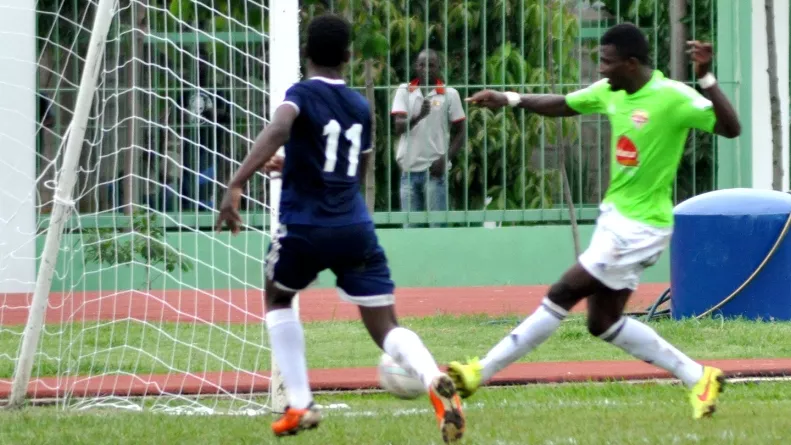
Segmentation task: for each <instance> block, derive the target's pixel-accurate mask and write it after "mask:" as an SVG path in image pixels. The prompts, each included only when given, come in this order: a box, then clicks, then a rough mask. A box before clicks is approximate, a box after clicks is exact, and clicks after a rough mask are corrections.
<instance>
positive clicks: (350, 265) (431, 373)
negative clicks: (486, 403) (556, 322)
mask: <svg viewBox="0 0 791 445" xmlns="http://www.w3.org/2000/svg"><path fill="white" fill-rule="evenodd" d="M349 36H350V26H349V24H348V23H347V22H346V21H345V20H344V19H342V18H340V17H338V16H336V15H322V16H319V17H317V18H315V19H313V20H312V21H311V23H310V24H309V26H308V41H307V45H306V48H305V53H306V54H305V55H306V58H307V76H308V79H307V80H303V81H301V82H299V83H297V84H294V85H292V86H291V88H289V89H288V91H287V92H286V96H285V100H284V101H283V103H282V104H281V105H280V106H279V107H277V109H276V110H275V113H274V116H273V118H272V122H271V123H270V124H269V125H268V126H267V127H266V129H265V130H264V131H263V132H261V134H260V135H259V136H258V138H257V139H256V141H255V143H254V145H253V149H252V151H251V152H250V154H249V155H248V156H247V158H246V159H245V160H244V162H243V163H242V166H241V167H240V168H239V171H238V172H237V173H236V175H235V176H234V178H233V179H232V180H231V182H230V183H229V185H228V191H227V192H226V194H225V197H224V198H223V201H222V204H221V205H220V215H219V218H218V221H217V229H218V230H220V229H221V228H222V226H223V225H224V224H225V225H227V226H228V227H229V228H230V229H231V231H232V232H233V233H238V232H239V229H240V224H241V218H240V216H239V213H238V209H239V204H240V200H241V196H242V188H243V187H244V185H245V184H246V183H247V181H248V180H249V179H250V177H252V176H253V174H254V173H255V172H256V171H258V170H259V169H261V168H262V166H263V167H265V170H266V171H275V170H281V171H282V176H283V187H282V195H281V198H280V223H281V225H280V226H279V230H278V232H277V233H276V235H275V236H274V237H273V239H272V242H271V244H270V247H269V253H268V254H267V257H266V284H265V286H266V311H267V313H266V326H267V329H268V331H269V338H270V339H271V343H272V351H273V353H274V355H275V360H276V361H277V364H278V367H279V368H280V370H281V373H282V375H283V383H284V384H285V387H286V391H287V393H288V404H289V406H288V408H287V409H286V412H285V413H283V416H282V417H281V418H280V419H279V420H277V421H276V422H274V423H273V424H272V430H273V431H274V433H275V434H277V435H287V434H295V433H297V432H299V431H300V430H302V429H308V428H313V427H316V426H317V425H318V423H319V421H320V419H321V415H320V413H319V411H318V409H316V407H315V405H314V403H313V397H312V394H311V391H310V386H309V384H308V372H307V364H306V362H305V339H304V335H303V331H302V325H301V324H300V322H299V319H298V318H297V317H296V315H295V314H294V312H293V311H292V309H291V300H292V299H293V297H294V295H295V293H296V292H298V291H300V290H302V289H305V288H306V287H308V286H309V285H310V284H311V282H312V281H313V280H315V279H316V277H317V276H318V274H319V272H321V271H323V270H326V269H330V270H331V271H332V272H333V273H334V274H335V276H336V286H337V288H338V293H339V294H340V296H341V298H342V299H344V300H346V301H349V302H352V303H354V304H356V305H358V306H359V308H360V315H361V317H362V320H363V323H364V324H365V327H366V329H368V332H369V333H370V335H371V337H372V338H373V340H374V341H375V342H376V344H377V345H379V347H380V348H382V349H383V350H384V351H385V352H386V353H387V354H389V355H390V356H391V357H393V359H395V360H396V361H397V362H398V363H399V364H400V365H401V366H403V367H404V368H406V369H411V370H414V371H415V372H416V373H417V374H418V375H419V376H420V378H421V380H422V381H423V383H424V384H425V386H426V390H427V392H428V395H429V398H430V400H431V403H432V405H433V406H434V409H435V412H436V416H437V420H438V422H439V424H440V430H441V432H442V436H443V439H444V440H445V441H446V442H454V441H456V440H458V439H460V438H461V437H462V434H463V432H464V426H465V422H464V415H463V413H462V409H461V400H460V398H459V396H458V395H457V393H456V388H455V386H454V385H453V381H452V380H451V379H450V378H449V377H448V376H447V375H446V374H444V373H442V372H441V371H440V370H439V368H438V367H437V363H436V362H435V360H434V358H433V357H432V356H431V353H430V352H429V351H428V350H427V349H426V347H425V346H424V345H423V343H422V341H421V340H420V338H419V337H418V336H417V335H416V334H415V333H414V332H412V331H410V330H408V329H406V328H403V327H400V326H399V325H398V322H397V320H396V315H395V310H394V303H395V298H394V296H393V291H394V288H395V285H394V284H393V281H392V280H391V279H390V269H389V268H388V265H387V258H386V257H385V253H384V250H383V249H382V247H381V246H380V245H379V241H378V239H377V236H376V233H375V231H374V225H373V221H372V219H371V215H370V214H369V213H368V210H367V208H366V206H365V201H364V199H363V197H362V195H361V193H360V178H362V177H364V176H365V166H366V161H367V157H368V153H369V152H370V151H371V149H372V145H371V116H370V111H369V106H368V102H367V101H366V99H365V98H364V97H363V96H362V95H361V94H359V93H357V92H355V91H353V90H351V89H350V88H348V87H346V85H345V83H344V81H343V75H342V73H343V67H344V65H345V64H346V63H347V62H348V60H349V57H350V53H349V49H348V48H349ZM283 145H285V152H286V156H285V159H283V158H279V157H274V158H273V156H274V155H275V152H276V151H277V150H278V148H279V147H280V146H283Z"/></svg>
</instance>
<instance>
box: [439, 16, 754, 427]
mask: <svg viewBox="0 0 791 445" xmlns="http://www.w3.org/2000/svg"><path fill="white" fill-rule="evenodd" d="M600 46H601V48H600V55H601V67H600V72H601V74H602V77H603V79H602V80H600V81H598V82H596V83H594V84H593V85H591V86H589V87H587V88H584V89H581V90H579V91H575V92H573V93H570V94H568V95H566V96H562V95H553V94H525V95H519V94H517V93H513V92H508V93H500V92H496V91H491V90H485V91H481V92H478V93H476V94H475V95H473V96H472V97H471V98H469V99H468V101H469V102H472V103H473V104H477V105H480V106H484V107H488V108H491V109H497V108H502V107H504V106H508V105H510V106H511V107H519V108H524V109H527V110H529V111H532V112H534V113H537V114H541V115H544V116H557V117H561V116H576V115H579V114H593V113H598V114H604V115H606V116H607V118H608V119H609V121H610V125H611V128H612V141H611V156H610V157H611V166H610V171H611V180H610V186H609V189H608V190H607V194H606V195H605V197H604V199H603V201H602V204H601V213H600V216H599V218H598V219H597V221H596V230H595V232H594V234H593V238H592V239H591V243H590V246H589V247H588V249H587V250H586V251H585V252H584V253H583V254H582V255H580V257H579V259H578V262H577V263H576V264H575V265H574V266H572V267H571V268H570V269H569V270H568V271H566V273H565V274H564V275H563V276H562V277H561V278H560V280H559V281H558V282H556V283H555V284H553V285H552V286H551V287H550V289H549V293H548V295H547V296H546V298H545V299H544V300H543V302H542V304H541V306H540V307H539V308H538V309H536V311H535V312H534V313H533V314H532V315H531V316H530V317H528V318H527V319H526V320H524V321H523V322H522V324H520V325H519V326H518V327H516V328H515V329H514V330H513V331H512V332H511V333H510V334H509V335H508V336H507V337H505V338H504V339H503V340H501V341H500V343H498V344H497V345H496V346H495V347H494V348H493V349H492V350H491V351H489V353H488V354H487V355H486V357H485V358H484V359H483V360H480V361H479V360H478V359H472V360H470V361H468V362H467V363H460V362H451V363H450V364H449V375H450V376H451V377H452V378H453V379H454V380H455V383H456V386H457V388H458V389H459V393H460V394H461V395H462V396H463V397H469V396H470V395H471V394H472V393H473V392H475V390H476V389H477V388H478V386H480V385H481V384H482V383H485V382H487V381H489V380H490V379H491V378H492V376H493V375H494V374H495V373H496V372H498V371H500V370H501V369H503V368H505V367H506V366H508V365H509V364H511V363H513V362H514V361H516V360H517V359H519V358H520V357H522V356H523V355H525V354H526V353H528V352H529V351H531V350H532V349H534V348H535V347H537V346H538V345H540V344H541V343H543V342H544V341H545V340H546V339H547V338H549V336H550V335H551V334H552V333H553V332H555V330H557V328H558V327H559V326H560V324H561V321H562V320H563V319H564V318H565V317H566V316H567V315H568V312H569V310H571V308H572V307H574V306H575V305H576V304H577V303H579V302H580V301H581V300H582V299H585V298H587V300H588V301H587V302H588V305H587V306H588V330H589V331H590V333H591V334H593V335H595V336H597V337H599V338H601V339H602V340H604V341H607V342H609V343H612V344H613V345H615V346H618V347H619V348H621V349H623V350H624V351H626V352H628V353H629V354H631V355H633V356H634V357H637V358H639V359H641V360H643V361H645V362H647V363H651V364H654V365H656V366H659V367H661V368H663V369H665V370H667V371H669V372H671V373H673V374H674V375H675V376H676V377H678V378H679V379H680V380H681V381H682V382H683V383H684V384H686V386H687V387H688V388H689V389H690V397H689V399H690V402H691V403H692V408H693V417H694V418H701V417H704V416H708V415H710V414H711V413H713V412H714V409H715V404H716V401H717V397H718V396H719V393H720V391H721V389H722V385H723V384H724V377H723V374H722V371H720V370H719V369H716V368H713V367H708V366H703V365H701V364H699V363H697V362H695V361H694V360H692V359H691V358H689V357H688V356H686V355H685V354H683V353H682V352H680V351H679V350H678V349H676V348H675V347H673V346H672V345H670V344H669V343H668V342H667V341H665V340H664V339H663V338H662V337H660V336H659V335H658V334H657V333H656V332H655V331H654V330H653V329H651V328H650V327H649V326H647V325H645V324H643V323H641V322H640V321H638V320H636V319H634V318H631V317H624V316H623V311H624V308H625V307H626V303H627V301H628V299H629V296H630V295H631V294H632V292H634V290H635V289H636V288H637V284H638V281H639V277H640V275H641V273H642V272H643V270H644V269H645V268H647V267H649V266H651V265H653V264H654V263H655V262H656V261H657V259H658V258H659V255H660V254H661V253H662V251H663V250H664V249H665V248H666V247H667V245H668V242H669V241H670V236H671V233H672V224H673V202H672V199H671V190H672V187H673V181H674V178H675V176H676V170H677V169H678V164H679V162H680V161H681V156H682V153H683V151H684V143H685V141H686V139H687V135H688V133H689V130H690V129H697V130H702V131H707V132H713V133H716V134H719V135H721V136H725V137H728V138H734V137H737V136H739V133H740V132H741V128H740V125H739V120H738V118H737V116H736V112H735V111H734V109H733V107H732V106H731V104H730V103H729V102H728V100H727V99H726V97H725V95H724V94H723V93H722V91H721V90H720V89H719V87H718V86H717V82H716V79H715V78H714V75H713V74H712V73H711V62H712V48H711V45H709V44H707V43H701V42H697V41H695V42H689V51H688V52H689V54H690V55H691V57H692V60H693V62H694V64H695V70H696V73H697V76H698V78H699V80H698V83H699V85H700V87H701V89H702V90H703V94H700V93H698V92H697V91H696V90H695V89H694V88H691V87H689V86H687V85H685V84H683V83H681V82H677V81H675V80H671V79H667V78H665V77H664V76H663V75H662V73H661V72H659V71H656V70H653V69H652V68H651V67H650V65H649V57H648V52H649V51H648V41H647V39H646V38H645V35H644V34H643V33H642V32H641V31H640V30H639V29H638V28H637V27H636V26H634V25H632V24H620V25H617V26H614V27H612V28H610V29H609V30H608V31H607V32H605V34H604V35H603V36H602V38H601V41H600Z"/></svg>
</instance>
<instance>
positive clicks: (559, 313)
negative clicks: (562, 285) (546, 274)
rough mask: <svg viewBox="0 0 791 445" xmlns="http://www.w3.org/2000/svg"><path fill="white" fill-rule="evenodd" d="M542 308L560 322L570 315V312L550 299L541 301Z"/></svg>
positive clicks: (546, 298)
mask: <svg viewBox="0 0 791 445" xmlns="http://www.w3.org/2000/svg"><path fill="white" fill-rule="evenodd" d="M541 307H542V308H544V310H546V311H547V312H549V313H550V314H552V316H554V317H555V318H557V319H558V320H563V319H565V318H566V317H567V316H568V315H569V311H567V310H565V309H563V308H562V307H560V306H558V305H557V304H555V303H553V302H552V300H550V299H549V297H544V299H543V300H541Z"/></svg>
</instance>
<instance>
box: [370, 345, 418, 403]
mask: <svg viewBox="0 0 791 445" xmlns="http://www.w3.org/2000/svg"><path fill="white" fill-rule="evenodd" d="M378 372H379V386H381V387H382V389H384V390H385V391H387V392H389V393H390V394H392V395H394V396H396V397H398V398H400V399H407V400H411V399H416V398H418V397H420V396H421V395H423V394H425V393H426V388H425V387H424V386H423V382H422V381H420V377H418V376H417V374H416V373H415V372H413V371H407V370H406V369H404V368H402V367H401V366H400V365H399V364H398V363H396V361H395V360H393V357H390V356H389V355H387V354H382V357H380V358H379V368H378Z"/></svg>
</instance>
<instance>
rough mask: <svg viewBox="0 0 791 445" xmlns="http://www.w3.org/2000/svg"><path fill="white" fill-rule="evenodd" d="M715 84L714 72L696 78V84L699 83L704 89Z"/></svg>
mask: <svg viewBox="0 0 791 445" xmlns="http://www.w3.org/2000/svg"><path fill="white" fill-rule="evenodd" d="M716 84H717V78H716V77H714V74H711V73H706V75H705V76H703V77H701V78H700V79H698V85H700V87H701V88H703V89H704V90H705V89H708V88H711V87H713V86H714V85H716Z"/></svg>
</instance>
